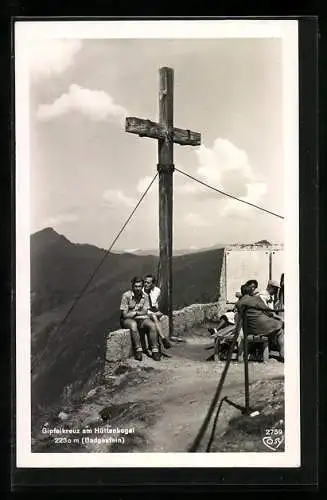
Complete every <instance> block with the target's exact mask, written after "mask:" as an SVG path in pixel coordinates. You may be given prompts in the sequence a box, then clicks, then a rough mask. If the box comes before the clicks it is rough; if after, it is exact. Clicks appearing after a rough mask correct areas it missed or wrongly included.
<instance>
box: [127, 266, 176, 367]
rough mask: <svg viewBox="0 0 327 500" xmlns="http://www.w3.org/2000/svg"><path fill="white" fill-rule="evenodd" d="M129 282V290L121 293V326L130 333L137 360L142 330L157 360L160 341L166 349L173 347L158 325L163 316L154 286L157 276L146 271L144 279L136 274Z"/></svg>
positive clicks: (139, 355)
mask: <svg viewBox="0 0 327 500" xmlns="http://www.w3.org/2000/svg"><path fill="white" fill-rule="evenodd" d="M131 285H132V286H131V289H130V290H128V291H127V292H125V293H123V295H122V298H121V303H120V325H121V327H122V328H127V329H129V331H130V333H131V339H132V347H133V350H134V357H135V359H136V360H138V361H141V360H142V352H143V348H142V342H141V333H142V332H145V333H147V335H148V342H149V348H150V349H151V352H152V358H153V359H154V360H155V361H160V359H161V354H160V352H161V350H160V345H159V342H162V344H163V346H164V347H165V348H166V349H169V348H170V347H171V346H172V344H171V342H170V340H169V339H168V338H167V337H165V335H164V333H163V331H162V328H161V325H160V318H161V317H162V313H161V311H160V309H159V300H160V293H161V291H160V288H159V287H158V286H157V285H156V279H155V277H154V276H153V275H152V274H147V275H146V276H144V278H141V277H137V276H136V277H135V278H133V279H132V282H131Z"/></svg>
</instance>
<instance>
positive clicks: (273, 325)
mask: <svg viewBox="0 0 327 500" xmlns="http://www.w3.org/2000/svg"><path fill="white" fill-rule="evenodd" d="M249 292H250V293H251V290H250V291H249ZM236 308H237V312H238V318H239V320H240V321H244V323H243V324H244V325H245V328H246V331H247V333H248V335H265V336H266V337H268V338H270V340H272V339H275V340H276V343H277V345H278V350H279V355H280V360H281V361H284V322H283V320H282V319H281V318H280V317H279V316H278V315H277V314H276V313H275V312H274V311H272V310H271V309H270V308H269V307H267V306H266V305H265V303H264V302H263V300H262V299H261V298H260V296H258V295H253V296H252V295H249V294H245V295H243V297H241V298H240V300H239V301H238V302H237V304H236Z"/></svg>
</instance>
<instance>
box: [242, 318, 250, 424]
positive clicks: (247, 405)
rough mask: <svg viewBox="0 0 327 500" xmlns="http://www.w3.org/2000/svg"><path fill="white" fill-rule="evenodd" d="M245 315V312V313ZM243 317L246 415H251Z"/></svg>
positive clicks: (246, 341) (246, 343)
mask: <svg viewBox="0 0 327 500" xmlns="http://www.w3.org/2000/svg"><path fill="white" fill-rule="evenodd" d="M244 313H245V312H244ZM244 323H245V322H244V316H243V361H244V390H245V413H246V414H247V415H248V414H249V413H250V391H249V352H248V334H247V331H246V327H245V325H244Z"/></svg>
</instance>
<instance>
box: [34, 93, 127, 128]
mask: <svg viewBox="0 0 327 500" xmlns="http://www.w3.org/2000/svg"><path fill="white" fill-rule="evenodd" d="M71 111H79V112H80V113H82V114H84V115H85V116H87V117H88V118H90V119H91V120H94V121H104V120H110V119H111V120H114V121H116V120H118V121H119V122H121V120H122V119H123V118H125V116H126V114H127V111H126V109H125V108H124V107H123V106H120V105H119V104H115V102H114V99H113V98H112V97H111V96H110V95H109V94H107V93H106V92H104V91H103V90H89V89H85V88H83V87H80V86H79V85H76V84H72V85H70V87H69V90H68V93H66V94H62V95H61V96H60V97H58V99H56V100H55V101H54V102H53V103H52V104H41V105H40V106H39V108H38V111H37V117H38V118H39V119H40V120H52V119H54V118H57V117H58V116H62V115H64V114H67V113H69V112H71Z"/></svg>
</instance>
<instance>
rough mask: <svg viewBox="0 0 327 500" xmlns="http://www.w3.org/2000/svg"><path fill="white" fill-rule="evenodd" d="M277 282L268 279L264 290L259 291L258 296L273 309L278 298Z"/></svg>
mask: <svg viewBox="0 0 327 500" xmlns="http://www.w3.org/2000/svg"><path fill="white" fill-rule="evenodd" d="M278 291H279V283H278V281H274V280H269V281H268V284H267V288H266V290H264V291H263V292H259V297H260V298H261V299H262V300H263V301H264V303H265V304H266V306H268V307H269V308H270V309H275V305H276V303H277V299H278Z"/></svg>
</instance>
